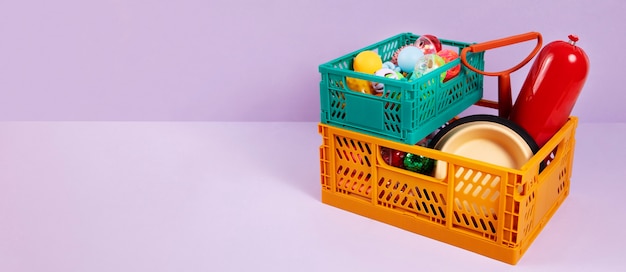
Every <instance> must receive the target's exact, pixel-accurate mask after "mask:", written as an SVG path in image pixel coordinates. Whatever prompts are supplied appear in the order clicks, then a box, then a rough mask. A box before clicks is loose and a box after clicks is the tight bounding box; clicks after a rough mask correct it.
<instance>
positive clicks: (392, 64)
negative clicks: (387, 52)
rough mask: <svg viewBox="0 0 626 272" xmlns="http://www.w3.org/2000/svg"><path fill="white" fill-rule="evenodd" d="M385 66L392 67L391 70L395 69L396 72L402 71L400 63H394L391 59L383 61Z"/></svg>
mask: <svg viewBox="0 0 626 272" xmlns="http://www.w3.org/2000/svg"><path fill="white" fill-rule="evenodd" d="M383 68H387V69H391V70H394V71H396V72H401V70H400V67H398V65H396V64H394V63H393V62H391V61H385V62H383Z"/></svg>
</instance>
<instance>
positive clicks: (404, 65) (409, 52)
mask: <svg viewBox="0 0 626 272" xmlns="http://www.w3.org/2000/svg"><path fill="white" fill-rule="evenodd" d="M423 56H424V53H423V52H422V50H421V49H419V48H417V47H415V46H407V47H405V48H404V49H402V51H400V52H399V53H398V66H399V67H400V69H401V70H402V71H403V72H407V73H412V72H413V70H414V69H415V64H416V63H417V61H418V60H419V59H420V58H422V57H423Z"/></svg>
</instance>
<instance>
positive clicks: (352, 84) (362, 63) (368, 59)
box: [346, 50, 383, 94]
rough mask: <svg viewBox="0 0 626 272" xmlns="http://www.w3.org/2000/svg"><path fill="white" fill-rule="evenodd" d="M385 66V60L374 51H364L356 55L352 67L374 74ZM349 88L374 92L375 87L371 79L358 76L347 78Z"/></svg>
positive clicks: (355, 69)
mask: <svg viewBox="0 0 626 272" xmlns="http://www.w3.org/2000/svg"><path fill="white" fill-rule="evenodd" d="M382 67H383V61H382V59H381V58H380V56H379V55H378V54H376V52H374V51H369V50H367V51H363V52H360V53H359V54H357V55H356V57H354V60H353V63H352V68H353V70H354V71H355V72H361V73H365V74H374V73H375V72H376V71H378V70H380V69H381V68H382ZM346 83H347V84H348V88H350V89H351V90H353V91H356V92H360V93H366V94H374V93H376V91H374V88H373V87H372V84H370V82H369V81H367V80H363V79H358V78H351V77H347V78H346Z"/></svg>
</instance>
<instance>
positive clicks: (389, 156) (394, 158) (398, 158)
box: [380, 146, 406, 168]
mask: <svg viewBox="0 0 626 272" xmlns="http://www.w3.org/2000/svg"><path fill="white" fill-rule="evenodd" d="M380 155H381V157H382V158H383V160H384V161H385V162H386V163H387V164H388V165H391V166H394V167H398V168H404V157H405V156H406V152H403V151H399V150H394V149H391V148H388V147H382V146H381V147H380Z"/></svg>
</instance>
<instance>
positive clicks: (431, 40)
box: [415, 34, 441, 55]
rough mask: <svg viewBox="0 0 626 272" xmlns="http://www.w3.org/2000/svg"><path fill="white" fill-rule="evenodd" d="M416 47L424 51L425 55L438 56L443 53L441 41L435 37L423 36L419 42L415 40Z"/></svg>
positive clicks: (418, 39)
mask: <svg viewBox="0 0 626 272" xmlns="http://www.w3.org/2000/svg"><path fill="white" fill-rule="evenodd" d="M415 46H417V47H418V48H419V49H422V52H424V55H426V54H436V53H437V52H439V51H441V41H439V39H438V38H437V37H435V36H434V35H430V34H426V35H422V36H420V37H419V38H417V40H415Z"/></svg>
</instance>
